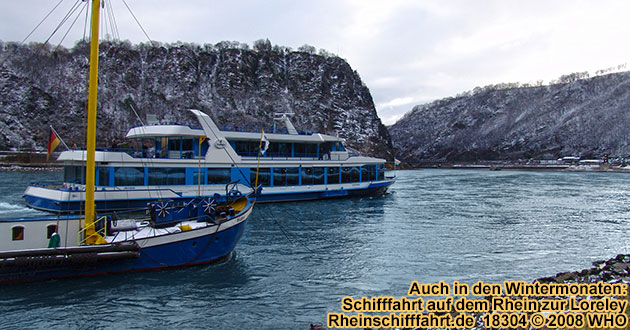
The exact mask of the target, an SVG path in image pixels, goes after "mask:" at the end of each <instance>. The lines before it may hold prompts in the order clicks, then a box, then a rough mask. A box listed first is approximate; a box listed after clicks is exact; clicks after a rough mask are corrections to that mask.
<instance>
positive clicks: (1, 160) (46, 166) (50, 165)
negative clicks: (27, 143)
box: [0, 151, 63, 172]
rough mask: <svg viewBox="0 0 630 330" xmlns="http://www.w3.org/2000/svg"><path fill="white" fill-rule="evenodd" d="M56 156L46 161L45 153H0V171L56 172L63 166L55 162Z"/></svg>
mask: <svg viewBox="0 0 630 330" xmlns="http://www.w3.org/2000/svg"><path fill="white" fill-rule="evenodd" d="M57 156H58V155H57V154H55V155H53V156H51V157H50V159H49V160H47V159H46V152H43V151H41V152H37V151H0V171H4V172H58V171H61V170H62V169H63V165H62V164H60V163H58V162H56V159H57Z"/></svg>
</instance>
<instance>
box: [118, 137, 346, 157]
mask: <svg viewBox="0 0 630 330" xmlns="http://www.w3.org/2000/svg"><path fill="white" fill-rule="evenodd" d="M228 142H229V143H230V145H231V146H232V148H233V149H234V150H235V151H236V153H237V154H239V155H240V156H257V155H258V151H259V150H260V141H236V140H228ZM141 143H142V151H141V152H140V151H138V152H137V153H134V156H140V155H141V157H145V158H174V159H190V158H196V157H198V156H199V147H201V156H205V154H206V152H207V151H208V145H207V143H201V144H200V143H199V141H198V139H193V138H184V137H170V138H165V137H163V138H155V139H142V141H141ZM116 147H118V146H116ZM331 151H346V148H345V147H344V146H343V143H342V142H340V141H335V142H324V143H279V142H271V143H270V144H269V147H268V149H267V150H266V152H265V154H264V157H309V158H321V157H322V156H323V155H325V154H328V153H330V152H331Z"/></svg>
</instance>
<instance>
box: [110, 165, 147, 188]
mask: <svg viewBox="0 0 630 330" xmlns="http://www.w3.org/2000/svg"><path fill="white" fill-rule="evenodd" d="M114 185H116V186H142V185H144V168H142V167H116V168H114Z"/></svg>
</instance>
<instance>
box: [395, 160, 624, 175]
mask: <svg viewBox="0 0 630 330" xmlns="http://www.w3.org/2000/svg"><path fill="white" fill-rule="evenodd" d="M427 168H434V169H453V170H458V169H459V170H491V171H501V170H508V171H509V170H513V171H572V172H622V173H630V166H628V165H625V166H623V165H611V164H601V165H579V164H558V163H551V162H549V163H547V162H514V163H510V162H479V163H426V164H417V165H414V166H402V167H398V168H396V169H400V170H407V169H427Z"/></svg>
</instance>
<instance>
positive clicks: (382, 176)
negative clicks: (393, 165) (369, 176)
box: [376, 164, 385, 181]
mask: <svg viewBox="0 0 630 330" xmlns="http://www.w3.org/2000/svg"><path fill="white" fill-rule="evenodd" d="M376 180H379V181H380V180H385V165H384V164H379V165H378V172H377V175H376Z"/></svg>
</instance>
